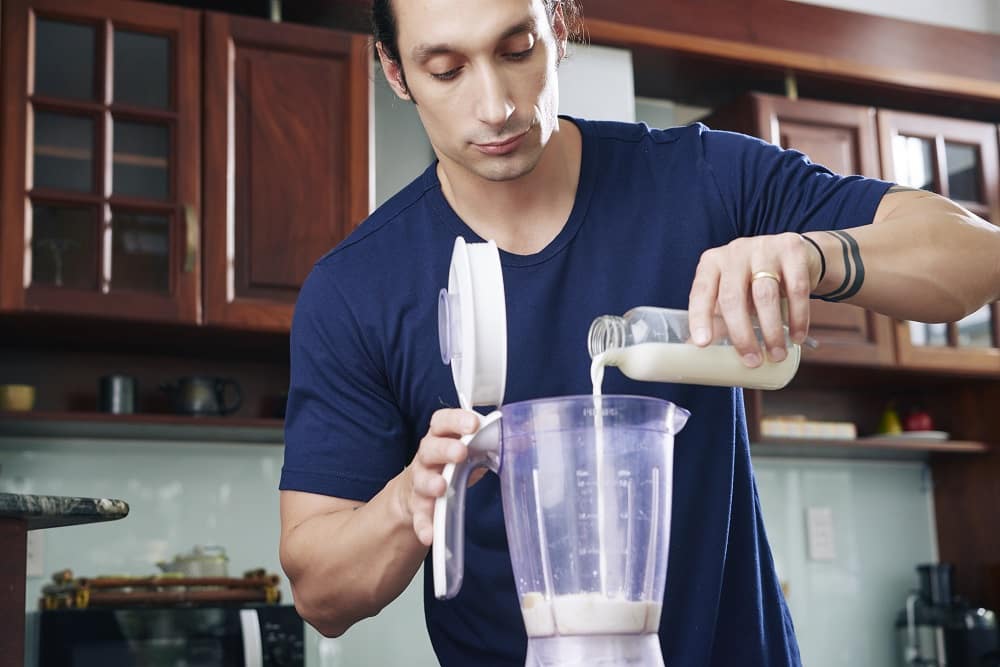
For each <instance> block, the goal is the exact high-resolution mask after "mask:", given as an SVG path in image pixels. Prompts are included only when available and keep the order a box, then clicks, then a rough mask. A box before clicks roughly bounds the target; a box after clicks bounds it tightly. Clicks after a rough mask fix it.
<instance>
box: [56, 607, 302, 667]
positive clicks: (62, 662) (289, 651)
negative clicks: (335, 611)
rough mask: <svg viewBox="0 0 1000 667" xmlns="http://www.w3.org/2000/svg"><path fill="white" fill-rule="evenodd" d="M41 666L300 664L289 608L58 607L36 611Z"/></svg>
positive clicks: (296, 624)
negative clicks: (52, 609)
mask: <svg viewBox="0 0 1000 667" xmlns="http://www.w3.org/2000/svg"><path fill="white" fill-rule="evenodd" d="M38 617H39V618H38V642H39V646H38V667H69V666H72V667H109V666H111V665H113V666H114V667H160V666H161V665H170V666H176V665H188V666H190V667H196V666H197V667H237V666H239V667H303V666H304V665H305V651H304V643H303V642H304V626H303V622H302V619H301V618H300V617H299V615H298V614H297V613H295V608H294V607H292V606H290V605H267V606H264V605H262V606H243V607H238V606H233V607H138V608H121V609H107V608H104V609H62V610H56V611H42V612H40V613H39V614H38Z"/></svg>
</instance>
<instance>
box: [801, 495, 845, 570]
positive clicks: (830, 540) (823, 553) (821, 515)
mask: <svg viewBox="0 0 1000 667" xmlns="http://www.w3.org/2000/svg"><path fill="white" fill-rule="evenodd" d="M806 537H807V539H808V542H809V558H810V560H822V561H831V560H836V558H837V544H836V539H835V537H836V536H835V534H834V530H833V509H831V508H829V507H808V508H806Z"/></svg>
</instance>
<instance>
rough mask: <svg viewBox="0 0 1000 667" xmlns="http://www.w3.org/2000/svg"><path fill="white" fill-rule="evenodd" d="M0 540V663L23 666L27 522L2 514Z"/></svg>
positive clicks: (2, 664)
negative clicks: (1, 618) (0, 618)
mask: <svg viewBox="0 0 1000 667" xmlns="http://www.w3.org/2000/svg"><path fill="white" fill-rule="evenodd" d="M0 544H2V545H3V548H2V549H0V615H2V617H3V619H4V621H3V624H2V626H0V667H23V665H24V605H25V599H24V597H25V585H24V580H25V572H26V568H27V551H28V523H27V522H26V521H24V520H23V519H12V518H6V517H0Z"/></svg>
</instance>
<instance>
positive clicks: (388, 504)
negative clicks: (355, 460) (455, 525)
mask: <svg viewBox="0 0 1000 667" xmlns="http://www.w3.org/2000/svg"><path fill="white" fill-rule="evenodd" d="M408 474H409V471H408V470H404V471H403V472H402V473H400V474H399V475H398V476H396V477H395V478H394V479H393V480H391V481H390V482H389V483H388V484H387V485H386V487H385V488H384V489H382V491H380V492H379V493H378V494H377V495H376V496H375V497H374V498H372V499H371V500H370V501H369V502H368V503H365V504H359V506H358V507H356V508H354V509H353V510H342V511H338V512H332V513H328V514H318V515H316V516H313V517H310V518H309V519H307V520H306V521H303V522H302V523H301V524H299V525H298V526H295V527H294V528H292V529H291V530H289V531H288V533H287V534H286V535H285V536H284V538H283V539H282V548H281V552H282V553H281V560H282V565H283V567H284V569H285V572H286V573H287V574H288V576H289V579H290V581H291V585H292V590H293V593H294V597H295V603H296V608H297V609H298V610H299V612H300V613H301V614H302V616H303V617H304V618H305V619H306V620H307V621H308V622H309V623H310V624H311V625H313V626H314V627H315V628H316V629H317V630H319V631H320V632H321V633H323V634H324V635H327V636H339V635H341V634H343V633H344V632H345V631H346V630H347V629H348V628H349V627H350V626H351V625H353V624H354V623H356V622H358V621H360V620H362V619H364V618H368V617H369V616H374V615H375V614H377V613H378V612H379V611H381V610H382V608H383V607H385V606H386V605H387V604H389V603H390V602H392V601H393V600H394V599H396V597H398V596H399V594H400V593H402V592H403V590H404V589H405V588H406V587H407V586H408V585H409V583H410V581H411V580H412V579H413V576H414V574H416V572H417V571H418V570H419V569H420V564H421V563H422V562H423V559H424V557H425V556H426V555H427V547H425V546H424V545H422V544H420V542H419V541H418V540H417V538H416V535H415V533H414V531H413V524H412V518H409V517H407V516H406V514H405V512H404V510H403V509H402V507H401V505H400V502H399V500H398V497H399V494H398V488H397V487H398V485H399V484H401V483H404V480H403V479H402V478H403V477H404V476H406V475H408Z"/></svg>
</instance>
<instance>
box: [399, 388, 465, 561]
mask: <svg viewBox="0 0 1000 667" xmlns="http://www.w3.org/2000/svg"><path fill="white" fill-rule="evenodd" d="M478 428H479V418H478V416H477V415H476V413H474V412H471V411H469V410H459V409H454V408H451V409H443V410H438V411H437V412H435V413H434V414H433V415H432V416H431V425H430V428H429V429H428V430H427V435H425V436H424V437H423V439H422V440H421V441H420V448H419V449H418V450H417V454H416V456H414V457H413V461H412V462H411V463H410V465H409V466H407V469H406V471H407V474H408V478H409V483H408V484H403V485H401V488H400V490H401V495H402V496H403V498H401V499H400V500H401V502H402V505H403V510H404V511H405V512H406V513H408V514H409V515H410V516H411V517H412V518H413V531H414V532H415V533H416V535H417V539H418V540H420V542H421V544H423V545H425V546H430V544H431V542H432V541H433V539H434V501H435V500H437V499H438V498H439V497H441V496H443V495H444V493H445V491H446V490H447V484H446V483H445V480H444V476H443V475H442V471H443V470H444V467H445V465H447V464H449V463H459V462H461V461H464V460H465V457H466V456H468V454H469V453H468V448H467V447H466V445H465V444H464V443H462V442H461V441H460V440H459V438H461V437H462V436H463V435H468V434H470V433H475V432H476V430H477V429H478ZM484 473H485V470H477V471H475V473H474V474H473V475H472V477H470V485H471V484H473V483H475V481H478V480H479V479H480V478H481V477H482V476H483V474H484Z"/></svg>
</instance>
